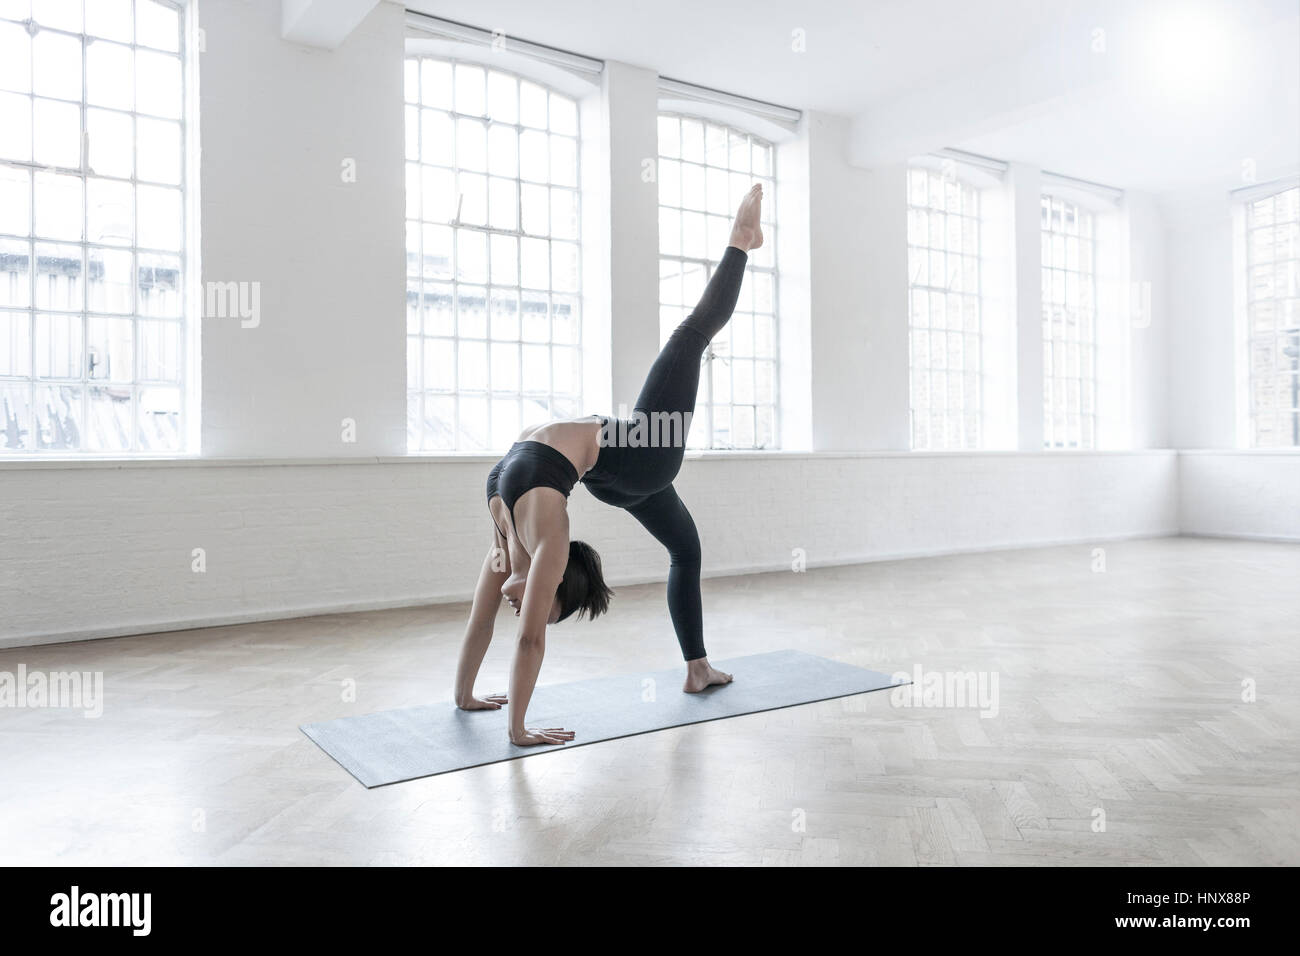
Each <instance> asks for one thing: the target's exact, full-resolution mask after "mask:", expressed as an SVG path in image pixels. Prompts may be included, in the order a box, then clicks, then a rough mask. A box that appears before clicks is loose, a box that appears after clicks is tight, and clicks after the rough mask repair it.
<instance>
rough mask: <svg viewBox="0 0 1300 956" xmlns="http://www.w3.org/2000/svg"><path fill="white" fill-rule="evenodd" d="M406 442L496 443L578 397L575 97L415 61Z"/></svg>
mask: <svg viewBox="0 0 1300 956" xmlns="http://www.w3.org/2000/svg"><path fill="white" fill-rule="evenodd" d="M406 159H407V164H406V237H407V238H406V262H407V270H406V276H407V279H406V282H407V293H406V300H407V412H408V414H407V423H408V427H407V441H408V447H409V448H410V450H412V451H419V450H426V451H433V450H440V449H459V450H486V449H495V450H500V449H504V448H507V447H509V446H510V444H511V443H513V442H514V441H515V439H516V438H518V436H519V432H520V431H521V430H522V428H523V426H525V425H528V424H534V423H537V422H542V421H545V420H547V419H551V418H572V417H577V416H578V415H580V414H581V413H582V412H581V406H582V353H581V348H580V343H581V313H582V310H581V298H580V291H581V276H580V248H579V244H578V240H579V222H580V211H579V200H580V194H579V189H578V104H577V102H576V101H575V100H574V99H572V98H571V97H568V96H565V95H563V94H561V93H558V92H556V91H554V90H549V89H547V88H545V87H543V86H539V85H538V84H536V83H533V82H531V81H529V80H526V79H523V78H521V77H517V76H514V75H512V74H509V73H503V72H501V71H499V70H491V69H485V68H484V67H482V66H479V65H477V64H473V63H463V62H453V61H448V60H441V59H432V58H411V59H408V60H407V61H406Z"/></svg>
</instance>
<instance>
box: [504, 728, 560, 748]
mask: <svg viewBox="0 0 1300 956" xmlns="http://www.w3.org/2000/svg"><path fill="white" fill-rule="evenodd" d="M572 739H573V731H572V730H565V729H564V728H563V727H545V728H543V729H541V730H538V729H537V728H536V727H530V728H528V729H527V730H525V731H524V732H523V733H514V732H512V733H511V734H510V742H511V743H512V744H514V745H515V746H516V747H537V746H539V745H545V744H567V743H568V742H569V741H570V740H572Z"/></svg>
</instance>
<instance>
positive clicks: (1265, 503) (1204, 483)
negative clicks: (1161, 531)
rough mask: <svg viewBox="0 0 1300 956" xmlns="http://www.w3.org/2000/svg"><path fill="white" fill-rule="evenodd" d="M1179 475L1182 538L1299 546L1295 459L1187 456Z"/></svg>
mask: <svg viewBox="0 0 1300 956" xmlns="http://www.w3.org/2000/svg"><path fill="white" fill-rule="evenodd" d="M1178 470H1179V482H1178V486H1179V498H1180V501H1179V526H1180V527H1181V528H1182V530H1183V532H1184V533H1185V534H1204V535H1216V536H1228V537H1234V538H1270V539H1277V540H1283V541H1300V453H1297V452H1291V451H1209V450H1206V451H1187V452H1181V453H1180V454H1179V458H1178Z"/></svg>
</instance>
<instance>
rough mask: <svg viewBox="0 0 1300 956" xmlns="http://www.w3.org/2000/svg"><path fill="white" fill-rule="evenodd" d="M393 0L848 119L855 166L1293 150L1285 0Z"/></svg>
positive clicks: (1250, 157) (1136, 174) (1143, 185)
mask: <svg viewBox="0 0 1300 956" xmlns="http://www.w3.org/2000/svg"><path fill="white" fill-rule="evenodd" d="M407 6H408V7H410V8H411V9H416V10H420V11H422V12H425V13H430V14H433V15H435V16H440V17H445V18H447V19H450V20H457V21H459V22H462V23H468V24H471V25H473V26H478V27H482V28H484V29H487V30H500V31H503V32H504V33H505V34H506V35H507V36H516V37H520V38H522V39H527V40H531V41H533V42H537V43H544V44H548V45H551V46H555V47H559V48H561V49H565V50H570V51H572V52H575V53H581V54H585V55H587V56H591V57H595V58H599V59H608V60H620V61H623V62H626V63H632V64H636V65H639V66H644V67H649V68H653V69H655V70H657V71H658V72H659V73H660V74H661V75H663V76H669V77H672V78H674V79H679V80H685V81H688V82H692V83H698V84H701V85H704V86H711V87H715V88H717V89H721V90H726V91H728V92H732V93H738V94H742V95H746V96H751V97H755V98H758V99H763V100H768V101H770V102H774V103H779V104H782V105H785V106H793V107H797V108H800V109H811V110H822V111H825V112H829V113H836V114H839V115H842V116H846V117H850V118H852V119H854V120H855V127H856V128H857V129H858V135H857V136H855V142H857V143H862V144H865V145H864V148H863V149H862V151H861V152H860V154H858V155H856V156H855V158H856V160H857V161H859V162H862V163H868V164H869V163H874V162H881V161H885V160H887V159H892V158H899V159H901V158H905V156H906V155H907V153H908V152H909V151H914V150H916V149H917V148H918V147H924V148H927V149H928V148H935V147H938V146H954V147H958V148H962V149H968V150H971V151H974V152H980V153H984V154H987V155H990V156H995V157H998V158H1001V159H1009V160H1019V161H1024V162H1030V163H1035V164H1037V165H1040V166H1043V167H1045V168H1049V169H1052V170H1054V171H1056V172H1062V173H1066V174H1069V175H1073V176H1079V177H1082V178H1087V179H1093V180H1097V181H1100V182H1106V183H1110V184H1112V185H1116V186H1121V187H1125V188H1137V189H1148V190H1152V191H1157V192H1165V191H1171V190H1178V189H1185V188H1193V187H1200V186H1208V185H1235V184H1238V183H1239V182H1240V181H1241V178H1242V173H1241V170H1242V168H1243V163H1245V162H1247V161H1250V162H1252V163H1253V167H1249V168H1252V169H1253V170H1254V172H1255V174H1256V175H1257V176H1259V177H1260V178H1266V177H1267V176H1270V175H1275V174H1277V173H1278V172H1284V171H1287V170H1289V169H1294V168H1295V167H1296V166H1297V164H1300V0H1140V2H1139V0H869V2H862V0H745V2H740V0H708V2H707V3H706V2H701V0H656V2H654V3H644V2H632V0H620V2H611V0H605V2H600V0H545V2H537V0H408V2H407ZM1099 30H1100V31H1103V32H1102V33H1101V34H1098V33H1097V31H1099ZM795 31H802V34H801V36H802V37H803V39H804V42H805V50H804V52H796V51H795V50H794V49H793V48H792V47H793V45H794V44H793V41H794V38H795V36H796V34H795ZM1099 39H1100V41H1101V43H1102V44H1103V45H1104V49H1100V50H1099V49H1097V45H1098V40H1099Z"/></svg>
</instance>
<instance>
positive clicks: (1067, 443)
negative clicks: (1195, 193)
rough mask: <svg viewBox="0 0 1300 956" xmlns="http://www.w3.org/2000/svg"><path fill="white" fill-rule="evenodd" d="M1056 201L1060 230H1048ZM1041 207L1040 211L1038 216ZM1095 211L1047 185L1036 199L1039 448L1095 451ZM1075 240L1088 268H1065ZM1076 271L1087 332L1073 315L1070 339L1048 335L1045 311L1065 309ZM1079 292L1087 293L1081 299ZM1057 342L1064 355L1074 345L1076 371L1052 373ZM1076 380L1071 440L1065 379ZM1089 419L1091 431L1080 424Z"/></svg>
mask: <svg viewBox="0 0 1300 956" xmlns="http://www.w3.org/2000/svg"><path fill="white" fill-rule="evenodd" d="M1057 204H1060V210H1061V223H1062V228H1061V229H1060V230H1057V229H1053V228H1052V227H1051V224H1052V216H1053V211H1052V210H1053V209H1054V208H1055V206H1056V205H1057ZM1044 210H1046V213H1045V215H1044ZM1067 211H1073V213H1074V217H1075V228H1074V232H1073V233H1071V232H1069V231H1068V230H1066V229H1065V228H1064V223H1065V216H1066V212H1067ZM1085 222H1086V223H1087V224H1088V231H1087V235H1086V236H1085V235H1084V223H1085ZM1098 225H1099V223H1098V216H1097V213H1096V212H1095V211H1094V210H1092V209H1089V208H1088V207H1087V206H1085V205H1083V204H1081V203H1079V202H1076V201H1074V200H1072V199H1069V198H1067V197H1065V196H1062V195H1058V194H1056V193H1054V192H1052V191H1051V190H1044V191H1043V192H1042V194H1041V196H1040V199H1039V260H1040V262H1039V269H1040V276H1041V292H1040V300H1041V302H1040V309H1041V313H1042V330H1043V376H1042V381H1043V449H1044V450H1045V451H1058V450H1074V451H1095V450H1097V449H1098V448H1099V447H1100V422H1101V416H1100V409H1099V404H1098V400H1099V386H1098V383H1099V381H1100V368H1101V361H1100V359H1101V351H1100V343H1101V334H1100V321H1101V310H1100V306H1099V299H1098V283H1097V272H1098V269H1097V264H1098V254H1099V251H1100V248H1099V237H1098V232H1097V230H1098ZM1056 236H1059V237H1061V240H1062V250H1063V253H1062V257H1061V263H1060V264H1058V263H1057V261H1056V256H1055V254H1054V253H1053V249H1054V237H1056ZM1071 239H1075V240H1077V241H1078V243H1079V250H1078V252H1077V254H1076V259H1077V262H1079V263H1082V261H1083V248H1084V246H1083V244H1084V242H1085V241H1086V242H1087V244H1088V247H1089V249H1090V251H1091V253H1092V255H1091V259H1090V262H1091V268H1090V269H1089V270H1088V271H1087V272H1084V271H1083V269H1082V267H1080V268H1076V269H1071V268H1070V267H1069V253H1068V243H1069V241H1070V240H1071ZM1053 272H1060V273H1061V274H1062V275H1061V279H1062V288H1063V294H1062V298H1063V299H1064V301H1062V302H1056V301H1055V300H1054V297H1053V296H1052V293H1051V289H1052V286H1051V278H1052V273H1053ZM1072 275H1073V276H1076V277H1077V278H1076V280H1075V281H1076V282H1078V283H1079V292H1078V297H1079V298H1078V301H1079V303H1080V305H1079V315H1080V316H1082V315H1083V314H1084V312H1085V310H1086V312H1087V314H1088V315H1089V316H1090V318H1091V321H1090V323H1089V327H1090V329H1091V333H1090V336H1089V338H1088V339H1087V340H1086V341H1085V339H1084V337H1083V328H1084V326H1083V325H1082V324H1081V323H1080V322H1079V321H1078V319H1077V318H1076V321H1075V327H1076V330H1077V334H1076V336H1075V337H1074V338H1073V339H1071V338H1070V337H1068V336H1057V335H1053V334H1052V330H1053V327H1054V326H1055V325H1056V324H1057V323H1056V322H1055V321H1054V319H1053V318H1052V317H1051V316H1050V315H1049V310H1059V311H1060V312H1061V313H1062V314H1065V313H1066V312H1067V311H1068V308H1069V290H1068V283H1069V281H1070V276H1072ZM1084 276H1086V277H1087V282H1086V283H1084V282H1083V281H1082V277H1084ZM1085 293H1086V294H1087V298H1086V299H1085V297H1084V296H1085ZM1057 344H1060V345H1061V348H1062V351H1063V352H1064V353H1065V354H1066V356H1067V361H1068V354H1069V348H1070V346H1071V345H1074V346H1077V347H1078V368H1079V369H1080V371H1079V374H1078V375H1068V374H1067V375H1058V374H1057V372H1056V364H1057V363H1056V362H1055V352H1056V348H1055V346H1056V345H1057ZM1085 348H1086V349H1088V350H1090V351H1091V353H1092V366H1091V369H1092V371H1091V375H1088V376H1085V375H1084V374H1083V372H1082V369H1083V366H1084V349H1085ZM1076 381H1077V382H1078V383H1079V408H1078V411H1077V415H1078V422H1077V426H1078V430H1077V440H1075V431H1074V428H1073V423H1072V422H1071V421H1070V416H1071V415H1072V414H1075V413H1072V412H1071V411H1070V408H1069V390H1070V389H1069V384H1070V382H1076ZM1057 382H1062V383H1064V386H1065V391H1066V407H1065V409H1064V412H1063V415H1064V418H1065V422H1066V425H1065V433H1064V435H1063V436H1058V435H1057V434H1056V429H1055V428H1054V425H1053V414H1052V413H1053V410H1054V408H1055V405H1054V404H1053V402H1054V399H1053V386H1054V385H1055V384H1056V383H1057ZM1085 384H1086V385H1088V386H1089V387H1090V388H1091V406H1092V409H1091V411H1084V404H1085V402H1084V385H1085ZM1088 422H1090V423H1091V433H1089V430H1088V428H1087V427H1085V426H1086V424H1087V423H1088Z"/></svg>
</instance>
